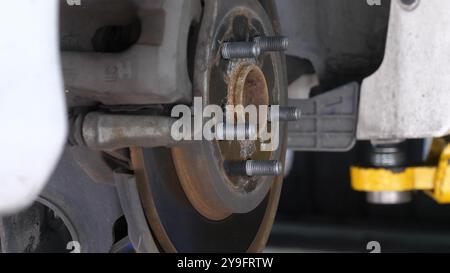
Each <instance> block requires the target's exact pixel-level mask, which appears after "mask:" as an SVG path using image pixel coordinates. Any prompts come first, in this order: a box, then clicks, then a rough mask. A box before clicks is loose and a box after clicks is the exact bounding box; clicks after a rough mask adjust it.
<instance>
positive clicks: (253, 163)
mask: <svg viewBox="0 0 450 273" xmlns="http://www.w3.org/2000/svg"><path fill="white" fill-rule="evenodd" d="M227 166H228V172H229V174H230V175H233V176H278V175H281V174H282V173H283V164H282V163H281V162H280V161H278V160H247V161H240V162H231V163H228V164H227Z"/></svg>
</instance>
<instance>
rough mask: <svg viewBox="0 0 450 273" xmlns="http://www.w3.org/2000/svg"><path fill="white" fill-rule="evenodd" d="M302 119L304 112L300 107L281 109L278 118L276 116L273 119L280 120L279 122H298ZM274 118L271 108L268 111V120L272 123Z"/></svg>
mask: <svg viewBox="0 0 450 273" xmlns="http://www.w3.org/2000/svg"><path fill="white" fill-rule="evenodd" d="M301 117H302V111H301V110H300V108H298V107H291V106H289V107H280V109H279V112H278V117H277V116H275V117H273V118H275V119H276V118H278V119H279V121H297V120H300V119H301ZM271 118H272V114H271V111H270V108H269V111H268V120H269V121H270V120H271Z"/></svg>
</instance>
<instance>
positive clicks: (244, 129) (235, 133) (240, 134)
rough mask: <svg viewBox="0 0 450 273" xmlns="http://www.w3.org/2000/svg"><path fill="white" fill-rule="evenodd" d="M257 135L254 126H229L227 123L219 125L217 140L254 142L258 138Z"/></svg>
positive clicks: (217, 127) (217, 126)
mask: <svg viewBox="0 0 450 273" xmlns="http://www.w3.org/2000/svg"><path fill="white" fill-rule="evenodd" d="M256 133H257V131H256V127H255V125H253V124H234V126H227V125H226V124H225V123H219V124H217V125H216V138H217V140H252V139H255V138H256ZM230 138H231V139H230Z"/></svg>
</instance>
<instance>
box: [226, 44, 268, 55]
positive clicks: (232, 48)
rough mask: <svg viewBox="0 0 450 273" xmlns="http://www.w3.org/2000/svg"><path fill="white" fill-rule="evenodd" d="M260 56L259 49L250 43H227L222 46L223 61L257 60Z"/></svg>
mask: <svg viewBox="0 0 450 273" xmlns="http://www.w3.org/2000/svg"><path fill="white" fill-rule="evenodd" d="M259 54H261V48H260V47H259V46H258V45H257V44H256V43H252V42H229V43H224V44H223V46H222V57H223V58H224V59H242V58H246V59H250V58H257V57H258V56H259Z"/></svg>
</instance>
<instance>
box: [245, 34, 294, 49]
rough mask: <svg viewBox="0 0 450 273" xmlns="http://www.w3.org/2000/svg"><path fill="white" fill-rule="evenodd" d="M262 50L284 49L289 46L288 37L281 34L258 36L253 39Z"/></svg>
mask: <svg viewBox="0 0 450 273" xmlns="http://www.w3.org/2000/svg"><path fill="white" fill-rule="evenodd" d="M253 42H255V43H256V44H257V45H258V46H259V47H260V48H261V51H262V52H265V51H286V50H287V49H288V46H289V39H288V38H287V37H283V36H260V37H255V38H254V39H253Z"/></svg>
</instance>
